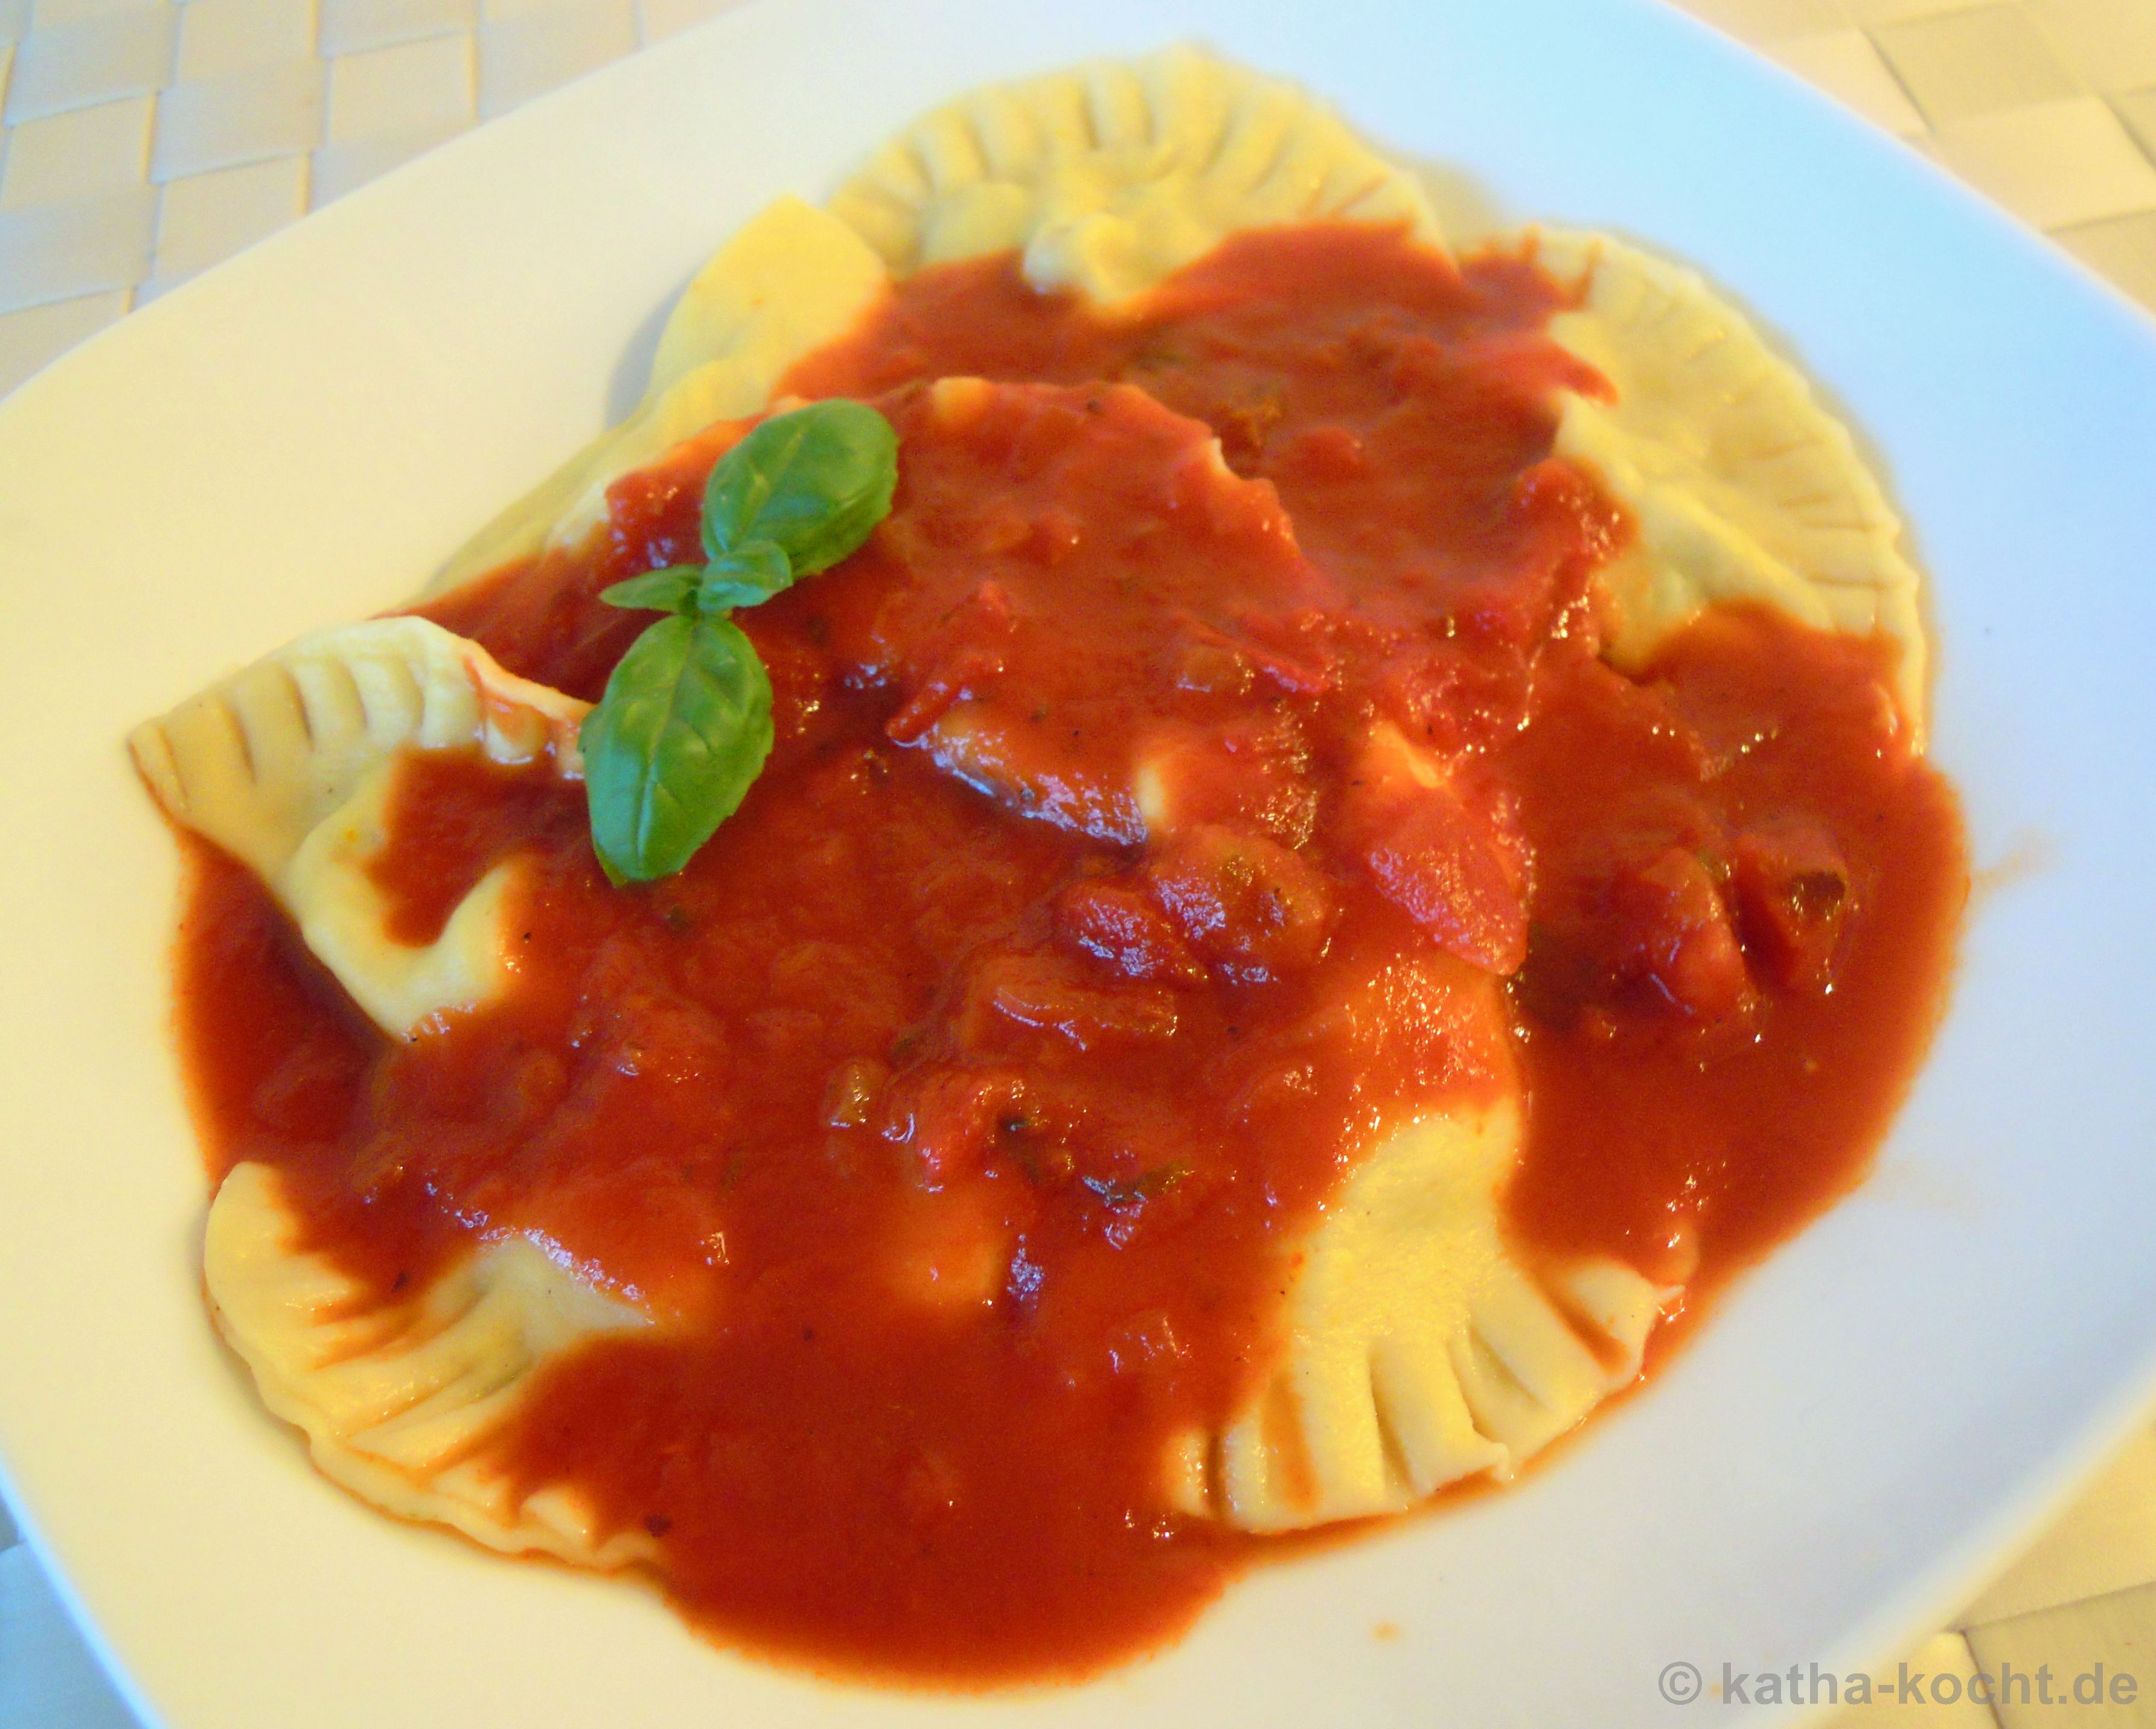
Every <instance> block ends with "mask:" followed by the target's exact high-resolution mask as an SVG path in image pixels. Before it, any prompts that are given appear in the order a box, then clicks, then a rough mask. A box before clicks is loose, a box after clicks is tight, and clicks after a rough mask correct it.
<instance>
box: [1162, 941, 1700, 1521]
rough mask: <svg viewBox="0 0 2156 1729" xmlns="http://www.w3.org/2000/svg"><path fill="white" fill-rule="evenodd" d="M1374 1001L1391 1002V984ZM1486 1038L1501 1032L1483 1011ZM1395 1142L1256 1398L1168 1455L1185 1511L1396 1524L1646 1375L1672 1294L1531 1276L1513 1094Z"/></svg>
mask: <svg viewBox="0 0 2156 1729" xmlns="http://www.w3.org/2000/svg"><path fill="white" fill-rule="evenodd" d="M1389 984H1390V988H1389V989H1388V990H1385V991H1383V992H1376V991H1373V993H1372V994H1373V996H1383V997H1386V998H1397V995H1398V993H1399V988H1400V987H1399V983H1398V982H1396V981H1393V982H1389ZM1486 1014H1487V1018H1488V1020H1489V1023H1490V1035H1491V1040H1492V1043H1493V1044H1495V1045H1496V1046H1497V1047H1498V1048H1501V1044H1502V1037H1503V1034H1502V1028H1501V1023H1500V1022H1499V1020H1498V1018H1497V1009H1496V996H1495V992H1494V990H1491V992H1490V993H1488V1000H1487V1002H1486ZM1521 1131H1522V1125H1521V1106H1520V1103H1519V1101H1518V1097H1517V1079H1516V1078H1514V1077H1512V1076H1511V1075H1510V1072H1509V1065H1507V1080H1506V1081H1505V1083H1504V1085H1503V1088H1502V1090H1501V1091H1500V1093H1499V1094H1498V1095H1497V1096H1496V1098H1494V1099H1492V1100H1490V1101H1485V1102H1481V1103H1474V1102H1468V1101H1461V1102H1459V1103H1455V1104H1452V1105H1449V1106H1446V1107H1445V1108H1443V1109H1441V1110H1438V1111H1431V1112H1430V1113H1427V1114H1424V1115H1422V1116H1418V1117H1416V1118H1415V1119H1414V1120H1412V1121H1408V1122H1406V1123H1404V1124H1402V1125H1400V1126H1397V1127H1394V1128H1393V1129H1392V1130H1390V1131H1389V1132H1387V1133H1386V1134H1384V1135H1383V1137H1382V1138H1381V1139H1380V1140H1379V1141H1378V1144H1377V1145H1376V1146H1375V1147H1373V1150H1372V1151H1371V1152H1369V1153H1368V1155H1367V1156H1366V1157H1364V1158H1363V1161H1362V1162H1361V1163H1360V1164H1359V1165H1358V1167H1356V1170H1355V1173H1354V1175H1353V1177H1351V1178H1350V1179H1349V1180H1348V1182H1347V1186H1346V1187H1345V1188H1344V1189H1343V1190H1342V1193H1341V1194H1340V1195H1339V1196H1338V1197H1337V1199H1335V1200H1334V1201H1333V1202H1332V1204H1331V1205H1330V1206H1329V1207H1328V1208H1327V1212H1326V1214H1325V1219H1324V1222H1323V1223H1322V1225H1321V1226H1320V1227H1319V1228H1318V1229H1317V1231H1316V1232H1315V1233H1314V1234H1312V1237H1311V1239H1309V1241H1308V1243H1307V1244H1306V1247H1305V1249H1304V1258H1303V1261H1302V1265H1301V1271H1300V1273H1299V1275H1297V1277H1296V1283H1295V1285H1294V1287H1293V1289H1292V1290H1291V1292H1290V1295H1289V1298H1288V1311H1287V1317H1286V1329H1285V1331H1286V1348H1285V1350H1284V1351H1283V1352H1282V1355H1281V1361H1280V1362H1279V1363H1278V1365H1277V1366H1276V1367H1275V1368H1274V1369H1273V1370H1272V1372H1271V1373H1270V1375H1269V1376H1268V1377H1267V1378H1265V1381H1264V1383H1263V1384H1262V1385H1261V1387H1260V1390H1259V1391H1258V1393H1257V1394H1256V1396H1255V1398H1253V1399H1252V1400H1251V1401H1250V1403H1249V1404H1248V1405H1247V1406H1246V1407H1245V1408H1244V1409H1243V1410H1242V1411H1241V1412H1240V1413H1239V1414H1238V1415H1237V1416H1236V1417H1235V1419H1233V1420H1232V1421H1231V1422H1230V1423H1229V1424H1227V1425H1226V1426H1225V1428H1224V1429H1223V1430H1222V1431H1221V1432H1220V1433H1219V1434H1216V1435H1212V1436H1202V1435H1193V1436H1190V1437H1188V1438H1187V1439H1186V1440H1185V1441H1184V1443H1183V1446H1182V1448H1181V1449H1180V1451H1179V1452H1178V1455H1176V1456H1175V1458H1174V1459H1173V1460H1172V1461H1171V1464H1170V1480H1171V1484H1172V1485H1173V1486H1172V1493H1173V1497H1174V1500H1175V1501H1176V1503H1177V1505H1178V1506H1182V1507H1183V1508H1184V1509H1185V1510H1187V1511H1204V1512H1209V1513H1211V1514H1214V1516H1218V1517H1219V1518H1221V1519H1223V1520H1224V1521H1226V1522H1228V1523H1229V1524H1232V1525H1235V1526H1240V1527H1241V1528H1242V1529H1245V1530H1248V1531H1289V1530H1297V1529H1301V1528H1303V1527H1306V1526H1313V1525H1322V1524H1328V1523H1331V1522H1332V1521H1335V1520H1339V1519H1355V1518H1363V1517H1368V1516H1371V1515H1373V1514H1378V1513H1388V1512H1397V1511H1400V1510H1401V1509H1403V1508H1404V1507H1408V1506H1412V1505H1414V1503H1415V1502H1416V1501H1420V1500H1422V1499H1423V1498H1424V1497H1425V1496H1429V1495H1430V1494H1432V1493H1434V1492H1435V1490H1439V1489H1440V1488H1443V1487H1444V1486H1445V1485H1447V1484H1449V1483H1453V1482H1457V1481H1459V1480H1460V1479H1462V1478H1464V1477H1471V1476H1476V1475H1481V1474H1484V1473H1487V1474H1488V1475H1491V1476H1494V1477H1496V1478H1497V1479H1499V1480H1504V1479H1507V1478H1509V1477H1511V1476H1512V1474H1513V1473H1514V1472H1515V1471H1516V1470H1517V1469H1518V1468H1519V1467H1520V1466H1521V1465H1522V1464H1524V1463H1525V1462H1526V1461H1527V1460H1528V1459H1530V1458H1532V1456H1533V1455H1535V1454H1536V1453H1537V1452H1539V1451H1540V1450H1541V1449H1543V1447H1545V1446H1547V1445H1548V1444H1549V1443H1550V1442H1551V1441H1553V1440H1554V1439H1556V1438H1557V1437H1558V1435H1560V1434H1563V1433H1564V1432H1565V1431H1566V1430H1568V1429H1571V1428H1572V1427H1573V1425H1575V1424H1578V1422H1579V1421H1580V1419H1582V1418H1584V1416H1586V1415H1587V1413H1589V1411H1591V1410H1592V1409H1593V1408H1594V1407H1595V1406H1596V1405H1598V1404H1599V1403H1601V1402H1602V1401H1603V1399H1604V1398H1607V1397H1608V1396H1609V1394H1610V1393H1614V1392H1616V1391H1618V1390H1619V1389H1620V1388H1623V1387H1625V1386H1626V1385H1628V1384H1630V1382H1631V1381H1632V1380H1633V1379H1634V1378H1635V1377H1636V1376H1637V1375H1638V1373H1639V1372H1640V1357H1641V1354H1642V1352H1644V1351H1645V1347H1646V1341H1647V1336H1648V1334H1649V1333H1650V1331H1652V1330H1653V1327H1654V1326H1655V1321H1657V1320H1658V1319H1659V1318H1660V1316H1661V1310H1662V1308H1663V1306H1665V1305H1666V1304H1667V1303H1668V1302H1670V1301H1673V1300H1674V1299H1675V1298H1676V1296H1677V1295H1679V1292H1678V1290H1676V1289H1675V1288H1658V1287H1656V1286H1655V1285H1653V1284H1651V1283H1650V1281H1649V1280H1645V1279H1644V1278H1642V1277H1641V1276H1640V1275H1639V1274H1637V1273H1635V1272H1634V1271H1633V1270H1631V1269H1630V1267H1627V1266H1625V1265H1622V1264H1621V1263H1620V1262H1617V1261H1614V1260H1609V1259H1608V1258H1606V1257H1600V1256H1595V1257H1585V1258H1581V1259H1578V1260H1573V1261H1569V1262H1566V1263H1563V1264H1561V1265H1553V1266H1547V1267H1544V1266H1534V1265H1528V1264H1527V1263H1526V1262H1525V1261H1523V1260H1522V1258H1521V1257H1520V1256H1519V1255H1518V1254H1517V1253H1516V1251H1515V1250H1514V1249H1512V1246H1511V1245H1510V1244H1508V1243H1507V1240H1506V1239H1505V1234H1504V1231H1503V1229H1502V1222H1501V1203H1502V1198H1503V1194H1504V1189H1505V1185H1506V1183H1507V1181H1508V1179H1509V1178H1510V1177H1511V1174H1512V1168H1513V1166H1514V1164H1515V1162H1517V1157H1518V1154H1519V1149H1520V1142H1521Z"/></svg>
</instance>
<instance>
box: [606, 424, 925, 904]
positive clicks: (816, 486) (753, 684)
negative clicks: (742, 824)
mask: <svg viewBox="0 0 2156 1729" xmlns="http://www.w3.org/2000/svg"><path fill="white" fill-rule="evenodd" d="M897 484H898V437H897V434H895V433H894V432H892V430H891V423H890V422H889V421H887V420H885V418H883V416H882V415H880V414H879V413H876V411H875V409H873V408H867V407H865V406H864V405H863V404H862V403H850V402H839V401H834V402H824V403H811V404H810V405H809V406H808V408H800V409H797V410H796V411H795V412H794V413H791V414H781V415H778V417H776V418H773V419H770V420H767V421H765V422H764V423H763V424H762V425H761V426H759V427H757V428H756V430H755V431H753V432H752V433H751V434H749V435H748V436H747V438H745V439H742V441H741V442H740V443H739V444H736V445H735V446H734V447H733V449H731V450H729V451H728V452H726V454H725V455H724V456H722V457H721V458H720V459H719V460H718V462H717V464H716V465H715V466H714V467H713V468H712V469H711V479H710V480H709V481H707V482H706V485H705V487H704V524H703V540H704V557H705V562H704V563H703V564H701V565H689V564H680V565H675V566H672V567H670V568H668V569H665V570H655V571H647V572H644V574H643V575H642V576H640V577H630V578H629V580H628V581H627V582H616V583H615V584H614V585H613V587H610V588H608V589H607V590H605V591H604V592H603V593H601V594H600V596H599V598H600V599H601V600H603V601H605V602H607V603H608V604H609V605H612V606H618V607H626V608H634V609H648V610H649V611H653V612H661V613H669V614H670V617H667V618H661V619H660V620H659V622H658V623H655V624H654V625H652V626H651V627H650V628H649V629H648V630H646V631H645V632H644V634H643V635H641V636H639V638H637V639H636V640H635V641H634V643H632V644H630V645H629V652H628V653H627V654H624V655H623V656H622V658H621V663H620V664H619V665H618V666H616V667H615V668H614V670H613V676H612V677H611V678H609V679H608V680H607V687H606V695H603V697H601V698H600V699H599V703H598V707H596V708H594V709H593V711H591V712H590V713H589V714H588V715H586V716H584V724H583V731H582V733H581V734H580V736H579V739H578V742H579V744H580V746H582V749H583V757H584V793H585V801H586V803H588V805H589V807H590V808H591V820H592V846H593V849H594V850H595V851H596V852H597V853H598V859H599V864H600V866H601V868H602V869H603V870H605V872H606V874H607V875H608V878H609V879H610V880H613V882H615V883H624V882H649V881H650V880H653V879H654V878H656V877H662V876H671V875H673V874H674V873H675V871H677V870H680V868H681V867H682V866H683V865H685V864H687V863H688V862H689V860H690V858H691V857H692V856H694V854H695V853H696V849H697V848H699V847H701V845H703V844H704V843H705V842H706V841H707V840H709V839H711V836H712V834H714V833H715V832H716V830H717V829H718V826H719V824H720V823H723V822H724V821H726V818H728V817H730V816H731V815H732V814H733V813H734V812H735V811H736V810H737V809H739V808H740V807H741V802H742V799H743V798H746V797H747V796H748V789H749V788H750V787H751V786H752V784H754V782H755V780H756V777H757V775H758V774H759V773H760V772H762V768H763V764H764V759H765V758H766V757H768V756H770V754H771V743H772V730H771V677H770V675H769V674H767V672H765V671H764V670H763V663H762V661H761V660H759V659H757V654H756V649H755V647H754V645H753V644H751V643H750V641H749V639H748V638H747V636H746V635H744V634H742V628H741V627H740V626H739V625H737V624H736V623H733V622H732V619H731V616H730V615H731V613H734V612H735V611H737V610H738V609H739V608H742V607H752V606H757V605H758V604H760V603H762V602H764V601H767V600H768V599H770V598H771V597H772V596H773V595H774V594H777V593H780V592H781V591H782V590H783V589H785V588H788V587H791V586H792V585H793V582H795V580H796V579H797V578H798V577H807V576H814V574H815V573H816V572H818V571H821V570H828V569H829V568H830V567H831V566H833V565H834V564H836V563H837V562H839V560H840V559H842V558H844V557H846V556H847V555H848V554H849V553H850V552H853V551H854V550H855V548H856V547H858V546H860V544H861V542H862V541H865V540H866V539H867V538H868V537H869V535H870V531H872V530H874V528H875V526H876V524H877V523H879V522H880V521H883V519H884V517H885V516H887V515H888V514H889V513H890V510H891V491H892V489H893V488H894V487H895V486H896V485H897Z"/></svg>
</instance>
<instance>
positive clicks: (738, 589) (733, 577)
mask: <svg viewBox="0 0 2156 1729" xmlns="http://www.w3.org/2000/svg"><path fill="white" fill-rule="evenodd" d="M792 585H793V562H792V561H790V560H789V559H788V557H787V556H786V552H785V549H784V548H783V547H782V546H776V545H774V544H773V542H771V541H749V542H748V543H747V545H746V546H737V547H736V548H735V549H734V550H733V551H732V552H726V553H723V554H721V556H720V557H716V558H715V559H713V560H712V561H711V562H710V563H709V564H708V565H706V566H705V567H704V571H703V580H702V581H701V582H699V583H698V584H697V585H696V610H697V611H698V612H699V613H702V614H704V615H705V616H706V617H707V618H708V617H710V616H711V615H712V614H713V613H724V612H725V611H726V610H727V609H728V608H731V607H753V606H761V605H762V604H763V603H764V602H765V601H767V600H769V599H770V598H771V597H772V596H773V595H774V594H776V593H778V592H779V590H780V589H782V588H787V587H791V586H792Z"/></svg>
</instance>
